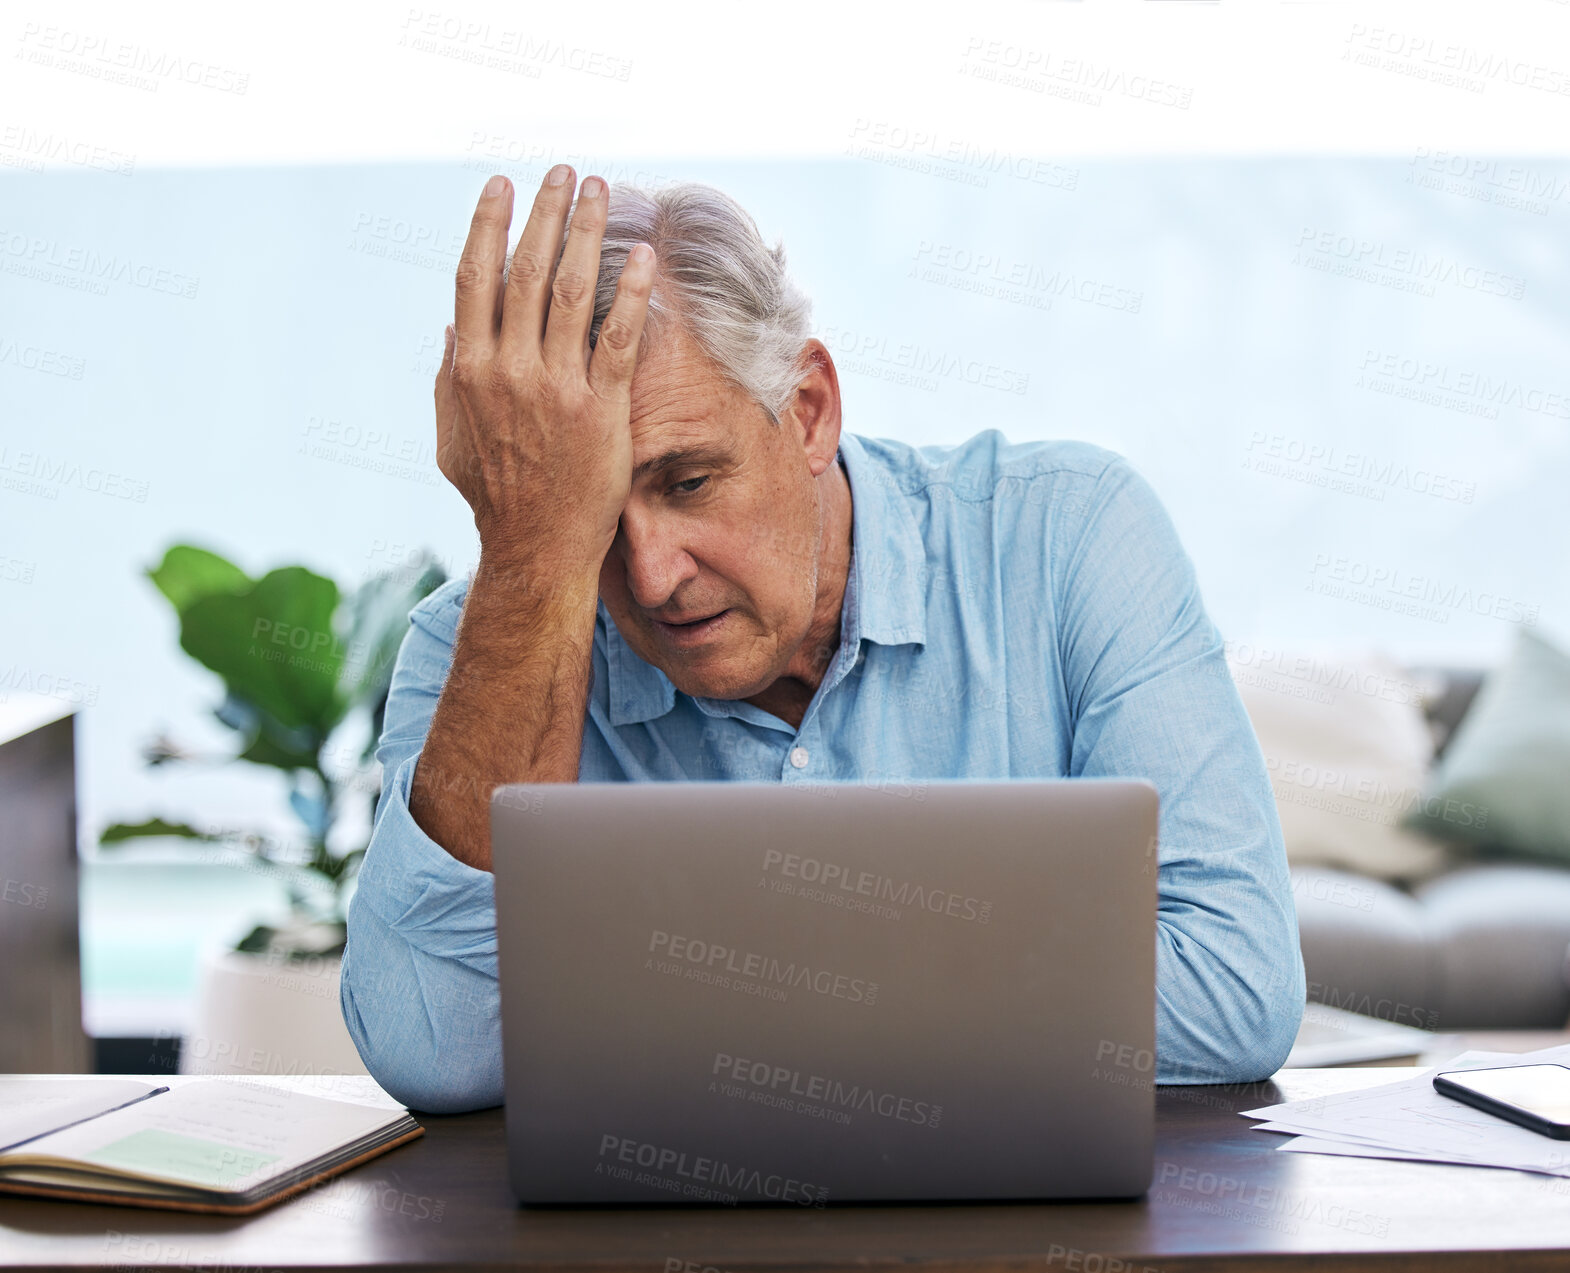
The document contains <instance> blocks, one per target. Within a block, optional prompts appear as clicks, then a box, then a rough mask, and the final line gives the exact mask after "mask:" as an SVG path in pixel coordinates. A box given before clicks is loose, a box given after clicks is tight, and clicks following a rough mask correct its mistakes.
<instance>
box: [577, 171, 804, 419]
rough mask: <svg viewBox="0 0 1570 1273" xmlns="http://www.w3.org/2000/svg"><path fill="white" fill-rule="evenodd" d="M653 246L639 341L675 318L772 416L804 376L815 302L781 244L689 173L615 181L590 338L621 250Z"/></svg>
mask: <svg viewBox="0 0 1570 1273" xmlns="http://www.w3.org/2000/svg"><path fill="white" fill-rule="evenodd" d="M640 243H647V244H648V245H649V246H650V247H652V248H653V249H654V259H655V270H656V273H655V279H654V291H653V294H652V295H651V296H650V298H649V313H648V317H647V319H646V320H645V322H644V337H643V340H642V341H641V342H640V345H639V348H640V350H642V349H644V348H646V347H647V346H648V345H649V343H650V337H651V336H652V337H654V338H655V339H658V338H659V333H660V332H661V330H662V329H663V328H664V327H665V325H666V323H667V322H675V323H677V324H679V325H680V327H681V328H682V330H684V331H685V332H686V333H687V334H688V335H689V336H691V337H692V339H693V341H694V343H695V344H696V345H697V346H698V348H699V349H700V350H702V351H703V353H704V354H706V355H707V356H708V357H709V359H710V360H711V361H713V363H714V364H715V366H716V367H718V368H719V370H720V372H721V374H723V375H724V376H725V377H726V378H727V379H728V380H730V381H732V382H733V383H735V384H736V385H738V386H739V387H740V388H741V389H742V390H744V391H745V392H746V393H747V394H748V395H749V396H750V397H751V398H753V399H754V400H755V401H756V402H757V403H758V404H759V405H760V406H762V407H763V409H764V410H765V411H767V412H768V413H769V417H770V418H771V419H772V420H774V422H775V423H776V424H777V423H778V422H779V419H780V416H781V415H782V414H783V413H784V411H785V410H786V408H788V407H789V406H790V402H791V398H792V397H793V396H794V395H795V392H796V386H797V385H798V384H800V383H801V377H802V372H803V370H804V369H803V368H802V366H801V354H802V350H803V348H804V347H805V346H806V343H807V340H808V338H809V337H810V336H811V334H812V332H811V320H812V302H811V300H810V299H808V297H807V295H806V293H805V292H803V291H802V290H801V289H800V288H799V287H797V286H796V284H795V283H794V282H792V281H791V279H790V277H789V276H788V275H787V274H786V272H785V248H784V245H783V244H781V243H778V242H776V243H775V245H774V246H773V247H772V248H770V247H769V246H768V245H767V244H765V243H764V241H763V236H762V235H760V234H759V233H758V227H757V224H756V223H755V222H754V221H753V219H752V217H751V216H749V215H748V214H747V211H746V209H745V208H743V207H742V206H741V205H740V204H739V203H737V202H736V201H735V200H734V199H732V198H731V197H730V196H729V195H727V194H725V193H723V192H722V191H719V190H716V189H715V188H714V187H713V186H706V185H702V184H700V183H699V182H695V181H685V182H679V183H675V184H672V185H668V186H661V187H660V188H659V189H657V190H646V189H642V188H640V187H638V186H615V187H613V188H612V189H611V195H610V207H609V209H608V212H607V219H606V225H605V238H604V241H603V244H602V246H601V248H600V277H599V281H598V284H597V285H596V287H595V290H594V319H593V322H592V323H591V325H590V327H589V341H590V343H591V344H593V343H594V342H595V341H597V340H598V339H599V335H600V324H601V323H603V322H604V321H605V316H606V314H608V313H609V312H610V308H611V301H613V300H614V299H615V297H616V282H617V280H618V279H620V278H621V272H622V267H623V266H625V265H626V264H627V254H628V253H629V252H631V251H632V249H633V248H634V247H636V246H637V245H638V244H640Z"/></svg>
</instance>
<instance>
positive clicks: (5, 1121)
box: [0, 1074, 159, 1150]
mask: <svg viewBox="0 0 1570 1273" xmlns="http://www.w3.org/2000/svg"><path fill="white" fill-rule="evenodd" d="M158 1087H159V1084H157V1083H146V1082H143V1081H142V1080H141V1079H121V1078H95V1077H75V1076H67V1075H58V1076H56V1075H52V1074H28V1075H9V1074H8V1075H5V1076H3V1077H0V1150H5V1149H9V1148H10V1147H11V1146H13V1145H19V1144H21V1143H22V1142H23V1141H26V1140H31V1139H32V1138H33V1137H35V1136H42V1135H43V1134H44V1133H45V1132H49V1131H53V1130H54V1129H55V1128H57V1127H65V1126H68V1125H69V1124H71V1123H76V1122H80V1121H81V1120H82V1119H84V1118H92V1117H93V1116H94V1115H96V1114H103V1113H107V1112H108V1111H109V1110H112V1109H116V1108H118V1107H119V1106H121V1105H124V1104H126V1103H127V1102H128V1101H135V1100H140V1099H142V1098H143V1097H145V1096H146V1095H147V1094H148V1093H149V1092H153V1091H156V1090H157V1089H158ZM155 1099H156V1098H155Z"/></svg>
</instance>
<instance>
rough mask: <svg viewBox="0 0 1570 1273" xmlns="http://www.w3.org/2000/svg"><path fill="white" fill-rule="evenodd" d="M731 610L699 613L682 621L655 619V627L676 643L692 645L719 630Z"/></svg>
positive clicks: (667, 638)
mask: <svg viewBox="0 0 1570 1273" xmlns="http://www.w3.org/2000/svg"><path fill="white" fill-rule="evenodd" d="M729 613H730V610H729V609H728V608H727V609H724V610H716V611H715V612H714V613H713V614H707V615H699V616H696V617H694V618H691V619H687V620H685V621H682V622H673V621H669V620H666V619H655V620H654V621H653V622H654V627H655V629H656V630H657V631H658V632H659V633H660V634H661V635H662V636H664V637H665V639H666V640H668V641H671V642H673V643H674V644H676V645H691V644H695V643H697V642H699V641H702V640H704V639H706V638H707V637H709V636H710V635H712V634H713V633H715V632H717V631H718V630H719V628H720V627H721V625H722V624H723V623H724V622H725V616H726V615H728V614H729Z"/></svg>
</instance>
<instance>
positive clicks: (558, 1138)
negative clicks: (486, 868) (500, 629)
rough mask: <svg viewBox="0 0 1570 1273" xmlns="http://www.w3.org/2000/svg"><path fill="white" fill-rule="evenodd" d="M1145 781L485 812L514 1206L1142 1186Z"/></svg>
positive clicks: (504, 805) (507, 806)
mask: <svg viewBox="0 0 1570 1273" xmlns="http://www.w3.org/2000/svg"><path fill="white" fill-rule="evenodd" d="M1156 810H1157V800H1156V792H1155V789H1154V788H1153V787H1151V786H1149V785H1148V784H1146V783H1142V782H1124V781H1112V780H1102V779H1089V780H1072V781H1023V780H1015V781H1005V782H976V781H968V780H955V781H939V782H918V781H913V782H907V783H881V784H877V785H862V784H854V783H843V784H841V783H831V784H823V785H813V786H780V785H775V784H772V783H739V782H691V783H688V782H682V783H675V782H672V783H578V784H550V785H519V786H509V787H502V788H499V789H498V790H497V791H496V793H495V795H494V797H493V799H492V803H491V836H492V856H493V866H494V870H495V876H496V921H497V924H496V926H497V940H498V943H499V951H500V975H501V1005H502V1045H503V1059H504V1064H505V1067H506V1087H507V1110H506V1121H507V1140H508V1161H509V1164H510V1170H511V1178H512V1185H513V1189H514V1191H515V1192H516V1193H517V1195H518V1197H519V1199H520V1200H522V1201H523V1202H525V1203H530V1204H554V1203H618V1204H640V1205H643V1204H651V1203H696V1204H708V1205H717V1204H724V1205H734V1204H738V1203H740V1204H748V1203H775V1204H781V1205H791V1206H822V1205H825V1204H827V1203H830V1202H836V1203H837V1202H851V1201H856V1202H872V1201H889V1202H914V1201H923V1202H930V1201H962V1200H982V1199H1030V1198H1041V1199H1055V1198H1119V1197H1121V1198H1127V1197H1136V1196H1138V1195H1140V1194H1142V1193H1144V1192H1145V1190H1146V1189H1147V1187H1148V1186H1149V1184H1150V1179H1151V1170H1152V1158H1153V1134H1154V1092H1153V1089H1152V1084H1153V1080H1154V1078H1155V973H1156V956H1155V936H1156V867H1157V860H1156V850H1155V842H1156Z"/></svg>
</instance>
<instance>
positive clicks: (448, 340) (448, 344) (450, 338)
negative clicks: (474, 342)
mask: <svg viewBox="0 0 1570 1273" xmlns="http://www.w3.org/2000/svg"><path fill="white" fill-rule="evenodd" d="M446 337H447V338H446V340H444V341H443V342H442V347H443V348H444V349H445V350H446V352H447V353H449V354H450V353H452V342H453V339H454V336H453V330H452V324H451V323H448V324H447V332H446Z"/></svg>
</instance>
